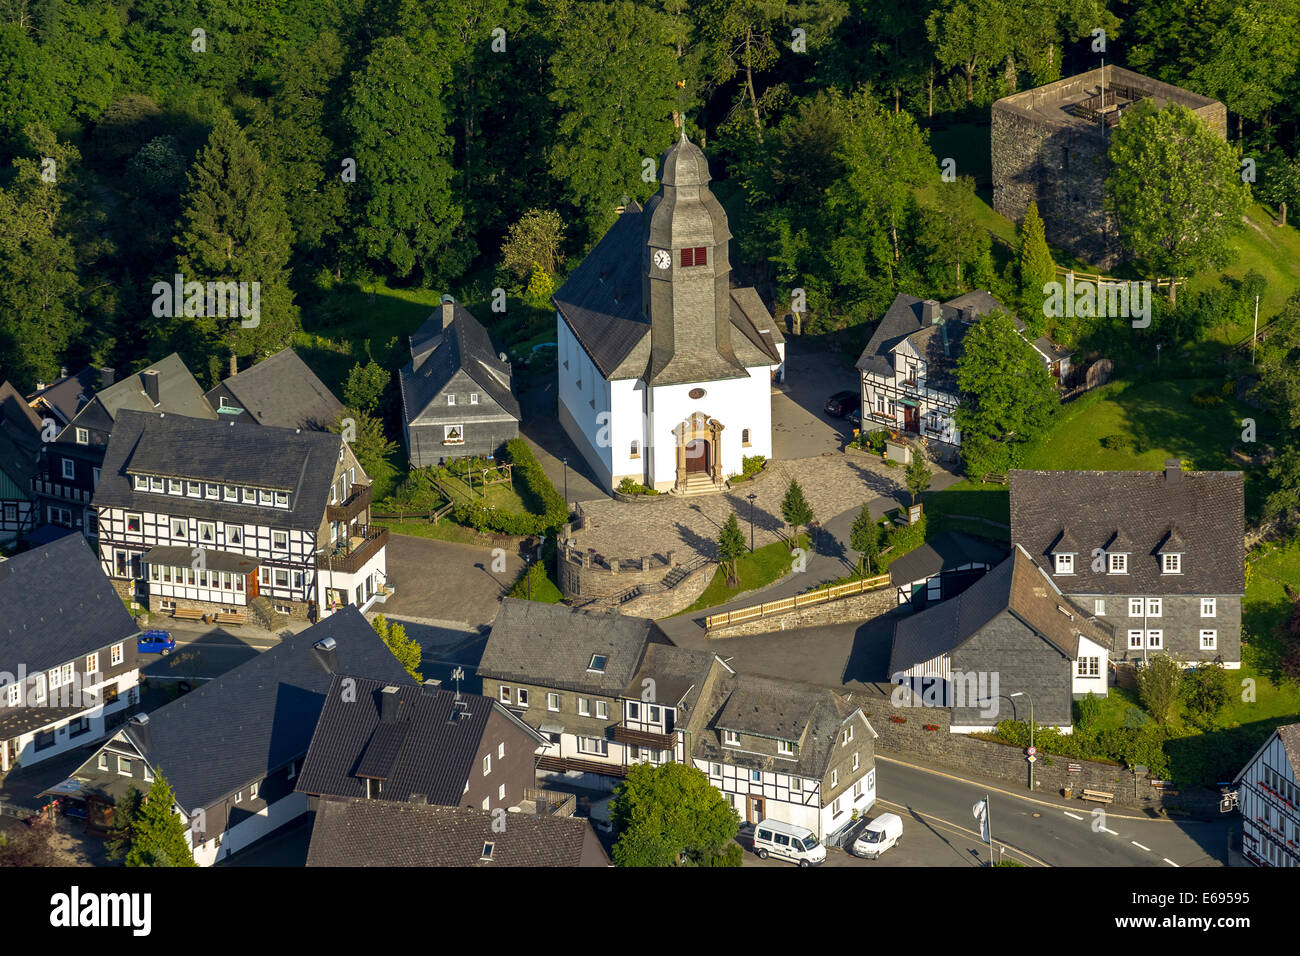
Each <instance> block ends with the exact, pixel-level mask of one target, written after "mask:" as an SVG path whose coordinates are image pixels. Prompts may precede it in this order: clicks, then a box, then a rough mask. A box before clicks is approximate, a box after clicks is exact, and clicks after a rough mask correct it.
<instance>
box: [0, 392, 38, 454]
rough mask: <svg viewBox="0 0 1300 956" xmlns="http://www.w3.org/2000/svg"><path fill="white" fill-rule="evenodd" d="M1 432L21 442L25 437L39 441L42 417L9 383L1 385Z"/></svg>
mask: <svg viewBox="0 0 1300 956" xmlns="http://www.w3.org/2000/svg"><path fill="white" fill-rule="evenodd" d="M0 430H3V431H6V432H8V433H9V435H10V436H11V437H12V438H15V439H17V440H18V441H19V442H21V441H23V439H24V437H26V438H29V439H32V440H39V438H40V431H41V416H40V415H38V414H36V409H34V408H32V407H31V406H30V405H28V404H27V400H26V399H25V398H23V397H22V395H20V394H19V393H18V389H16V388H14V387H13V385H12V384H10V383H9V382H8V381H5V382H2V383H0Z"/></svg>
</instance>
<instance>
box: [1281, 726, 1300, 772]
mask: <svg viewBox="0 0 1300 956" xmlns="http://www.w3.org/2000/svg"><path fill="white" fill-rule="evenodd" d="M1277 735H1278V737H1279V738H1280V739H1281V741H1282V749H1283V750H1285V751H1286V759H1287V760H1289V761H1291V772H1292V773H1293V774H1300V724H1284V725H1283V726H1281V727H1279V728H1277Z"/></svg>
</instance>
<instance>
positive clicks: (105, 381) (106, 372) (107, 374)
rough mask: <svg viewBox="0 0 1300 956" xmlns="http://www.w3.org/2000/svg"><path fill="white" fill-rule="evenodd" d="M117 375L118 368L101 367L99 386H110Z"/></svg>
mask: <svg viewBox="0 0 1300 956" xmlns="http://www.w3.org/2000/svg"><path fill="white" fill-rule="evenodd" d="M116 377H117V369H112V368H101V369H100V370H99V387H100V388H108V387H109V386H110V385H112V384H113V380H114V379H115V378H116Z"/></svg>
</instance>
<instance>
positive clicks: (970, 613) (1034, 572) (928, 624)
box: [889, 548, 1113, 674]
mask: <svg viewBox="0 0 1300 956" xmlns="http://www.w3.org/2000/svg"><path fill="white" fill-rule="evenodd" d="M1062 608H1064V609H1065V612H1066V613H1063V612H1062V610H1061V609H1062ZM1004 612H1010V613H1011V614H1013V615H1014V616H1015V617H1016V618H1018V619H1019V620H1020V621H1022V622H1023V623H1024V624H1025V625H1027V626H1028V627H1030V628H1032V629H1033V630H1034V631H1035V632H1036V633H1037V634H1038V635H1039V636H1040V637H1042V638H1043V639H1044V640H1046V641H1047V642H1048V643H1049V644H1051V645H1053V646H1054V647H1056V648H1057V649H1058V650H1059V651H1060V652H1061V653H1062V654H1065V655H1066V656H1067V657H1069V658H1070V659H1071V660H1073V659H1074V658H1075V657H1077V656H1078V651H1079V638H1080V636H1083V637H1086V638H1088V639H1089V640H1091V641H1092V642H1093V643H1095V644H1099V645H1100V646H1102V647H1105V648H1107V649H1109V648H1110V647H1111V644H1112V637H1113V635H1112V632H1111V630H1110V628H1109V626H1107V625H1105V624H1103V623H1101V622H1098V621H1095V620H1092V619H1090V618H1089V616H1088V615H1087V614H1085V613H1084V612H1083V611H1082V610H1080V609H1079V608H1078V607H1076V606H1075V605H1074V604H1073V603H1072V602H1071V601H1070V600H1069V599H1068V598H1066V597H1065V596H1064V595H1062V594H1061V593H1060V591H1058V590H1057V588H1056V586H1055V585H1054V584H1053V583H1052V580H1051V578H1050V577H1049V576H1048V575H1047V573H1046V572H1045V571H1043V569H1042V568H1040V567H1039V566H1038V565H1037V564H1035V563H1034V561H1033V559H1031V558H1030V556H1029V555H1028V554H1027V553H1026V552H1025V551H1024V550H1023V549H1020V548H1016V549H1013V550H1012V552H1011V555H1010V557H1008V558H1007V559H1006V560H1005V561H1003V562H1002V563H1001V564H999V565H998V566H997V567H996V568H993V569H992V570H991V571H989V572H988V573H987V574H985V575H984V577H982V578H980V579H979V580H978V581H976V582H975V583H974V584H972V585H971V586H970V587H969V588H967V589H966V590H965V591H963V592H962V593H961V594H959V595H957V597H954V598H951V599H950V600H947V601H942V602H940V603H939V604H936V605H933V606H932V607H928V608H926V609H925V610H923V611H920V612H918V613H916V614H913V615H911V616H910V617H905V618H902V619H900V620H899V621H898V622H897V623H895V625H894V643H893V650H892V651H891V653H890V660H889V672H890V674H898V673H900V672H902V671H906V670H908V669H909V668H912V667H915V666H916V665H917V664H923V663H925V662H926V661H930V660H934V659H935V658H937V657H940V656H942V655H948V654H951V653H952V652H953V651H954V650H956V649H957V648H958V647H960V646H961V645H962V644H965V643H966V642H967V641H968V640H970V639H971V638H972V637H974V636H975V635H976V634H978V633H979V632H980V631H981V630H983V628H984V627H985V626H986V625H987V624H988V623H989V622H990V621H992V620H993V619H994V618H996V617H997V616H998V615H1000V614H1002V613H1004Z"/></svg>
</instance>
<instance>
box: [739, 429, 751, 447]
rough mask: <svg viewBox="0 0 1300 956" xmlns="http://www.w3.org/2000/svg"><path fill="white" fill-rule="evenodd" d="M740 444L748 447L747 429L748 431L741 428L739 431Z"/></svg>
mask: <svg viewBox="0 0 1300 956" xmlns="http://www.w3.org/2000/svg"><path fill="white" fill-rule="evenodd" d="M740 443H741V444H742V445H748V444H749V429H748V428H742V429H741V430H740Z"/></svg>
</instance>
